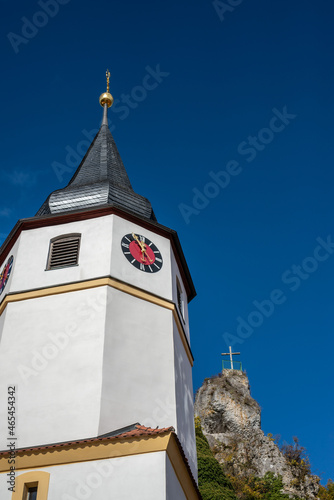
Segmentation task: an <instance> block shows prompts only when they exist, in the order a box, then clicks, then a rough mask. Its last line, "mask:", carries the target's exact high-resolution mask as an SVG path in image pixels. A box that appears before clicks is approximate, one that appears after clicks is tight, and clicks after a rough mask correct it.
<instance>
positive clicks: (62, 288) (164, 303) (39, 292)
mask: <svg viewBox="0 0 334 500" xmlns="http://www.w3.org/2000/svg"><path fill="white" fill-rule="evenodd" d="M102 286H110V287H111V288H114V289H116V290H119V291H121V292H124V293H127V294H129V295H132V296H133V297H136V298H138V299H141V300H145V301H146V302H150V303H151V304H155V305H157V306H159V307H163V308H164V309H168V310H169V311H171V312H172V314H173V318H174V321H175V323H176V326H177V329H178V332H179V335H180V338H181V341H182V344H183V347H184V350H185V352H186V354H187V357H188V360H189V363H190V364H191V366H193V364H194V357H193V354H192V352H191V349H190V345H189V342H188V339H187V336H186V333H185V330H184V327H183V323H182V321H181V320H180V315H179V312H178V308H177V306H176V304H175V303H174V302H172V301H171V300H167V299H164V298H163V297H159V296H158V295H155V294H153V293H150V292H147V291H146V290H142V289H141V288H138V287H135V286H133V285H129V284H127V283H124V282H123V281H120V280H118V279H116V278H112V277H111V276H105V277H101V278H96V279H92V280H85V281H76V282H74V283H66V284H64V285H57V286H52V287H44V288H38V289H36V290H29V291H22V292H13V293H9V294H7V295H6V296H5V297H4V299H3V301H2V302H1V304H0V316H1V315H2V313H3V312H4V310H5V309H6V307H7V306H8V304H12V303H15V302H21V301H23V300H31V299H39V298H41V297H50V296H52V295H59V294H61V293H71V292H78V291H81V290H89V289H91V288H98V287H102Z"/></svg>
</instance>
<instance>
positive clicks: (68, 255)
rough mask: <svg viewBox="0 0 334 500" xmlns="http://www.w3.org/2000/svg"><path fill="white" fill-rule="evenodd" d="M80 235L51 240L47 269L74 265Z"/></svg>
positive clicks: (77, 258) (77, 256) (75, 263)
mask: <svg viewBox="0 0 334 500" xmlns="http://www.w3.org/2000/svg"><path fill="white" fill-rule="evenodd" d="M79 248H80V235H77V236H67V237H61V238H57V239H55V240H53V241H51V244H50V252H49V261H48V266H47V269H48V270H49V269H57V268H60V267H70V266H76V265H77V264H78V260H79Z"/></svg>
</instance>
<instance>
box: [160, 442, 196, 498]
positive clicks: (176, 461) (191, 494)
mask: <svg viewBox="0 0 334 500" xmlns="http://www.w3.org/2000/svg"><path fill="white" fill-rule="evenodd" d="M167 455H168V458H169V460H170V462H171V464H172V466H173V469H174V472H175V474H176V477H177V478H178V480H179V483H180V485H181V486H182V489H183V491H184V494H185V496H186V498H187V500H198V494H197V491H196V489H195V487H194V483H193V481H192V479H191V477H190V475H189V472H188V469H187V467H186V464H185V463H184V459H183V457H182V456H181V453H180V449H179V447H178V444H177V442H176V437H175V435H174V434H171V435H170V438H169V441H168V446H167Z"/></svg>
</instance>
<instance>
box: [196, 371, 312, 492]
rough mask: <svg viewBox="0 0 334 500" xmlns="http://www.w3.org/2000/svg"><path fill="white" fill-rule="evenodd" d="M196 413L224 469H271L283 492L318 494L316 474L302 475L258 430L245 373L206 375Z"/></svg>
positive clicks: (263, 471)
mask: <svg viewBox="0 0 334 500" xmlns="http://www.w3.org/2000/svg"><path fill="white" fill-rule="evenodd" d="M195 416H197V417H199V418H200V419H201V425H202V429H203V432H204V434H205V436H206V437H207V439H208V441H209V444H210V447H211V449H212V451H213V452H214V454H215V457H216V459H217V460H218V461H219V462H220V463H222V464H224V469H225V472H227V473H229V474H232V475H234V476H236V475H250V474H254V475H256V476H259V477H263V476H264V475H265V474H266V472H268V471H270V472H273V473H274V474H280V475H281V476H282V479H283V485H284V493H288V494H289V495H296V496H298V497H300V498H308V499H310V500H314V499H316V498H317V494H318V490H319V478H318V477H317V476H312V475H310V476H304V477H302V478H301V477H300V475H298V469H297V468H296V467H293V466H291V464H290V463H289V462H288V461H287V459H286V458H285V456H284V455H283V453H282V452H281V451H280V449H279V447H278V446H277V444H276V443H275V442H274V440H273V439H272V438H270V437H268V436H265V435H264V433H263V431H262V430H261V409H260V406H259V404H258V403H257V402H256V401H255V399H253V398H252V397H251V395H250V386H249V381H248V377H247V375H246V374H245V373H243V372H241V371H237V370H224V371H223V373H222V374H220V375H219V376H218V377H214V378H209V379H205V381H204V383H203V385H202V387H200V389H199V390H198V392H197V394H196V399H195Z"/></svg>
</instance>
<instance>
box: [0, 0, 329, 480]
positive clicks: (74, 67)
mask: <svg viewBox="0 0 334 500" xmlns="http://www.w3.org/2000/svg"><path fill="white" fill-rule="evenodd" d="M42 4H43V5H44V11H43V7H42V6H41V5H42ZM222 4H223V2H221V3H220V6H219V2H216V4H214V3H213V2H212V1H211V0H192V1H190V0H181V1H176V0H170V1H169V2H154V1H152V0H146V1H145V0H144V1H142V2H134V1H133V0H129V1H127V2H122V1H121V0H115V1H114V2H106V1H102V0H95V1H94V2H91V1H90V2H88V1H85V0H81V1H80V2H79V0H61V1H60V0H58V3H57V4H56V5H55V4H54V2H52V5H51V4H47V3H46V2H43V0H41V2H40V3H38V2H34V1H31V2H24V1H23V0H18V1H17V2H16V3H15V8H13V4H12V3H10V2H9V1H7V0H2V1H1V7H2V16H1V17H2V22H1V38H0V48H1V60H2V79H1V95H0V100H1V110H2V133H1V153H2V154H1V164H0V180H1V185H2V197H1V202H0V243H1V242H3V241H4V238H5V237H6V236H7V234H8V233H9V231H10V230H11V228H12V227H13V226H14V224H15V223H16V221H17V220H18V219H19V218H24V217H30V216H33V215H34V214H35V213H36V211H37V209H38V208H39V207H40V205H41V204H42V202H43V201H44V199H45V198H46V196H47V195H48V194H49V193H50V192H51V191H53V190H55V189H58V188H60V187H62V186H64V185H65V184H66V183H67V182H68V181H69V179H70V177H71V175H72V174H73V172H74V170H75V168H76V166H77V165H78V162H79V159H80V158H81V157H82V155H83V153H84V151H85V148H87V146H88V142H89V138H92V136H93V135H94V130H96V129H97V128H98V127H99V125H100V121H101V116H102V115H101V108H100V106H99V104H98V96H99V94H100V93H101V92H102V91H104V88H105V78H104V74H105V70H106V67H109V69H110V70H111V73H112V77H111V92H112V94H113V95H114V97H115V100H116V99H117V100H118V101H117V103H116V106H115V107H114V108H112V109H113V112H112V113H110V118H111V122H112V123H111V127H112V131H113V135H114V137H115V140H116V143H117V145H118V148H119V150H120V153H121V155H122V158H123V161H124V163H125V166H126V168H127V171H128V174H129V177H130V179H131V182H132V184H133V187H134V189H135V190H136V191H137V192H138V193H140V194H143V195H145V196H147V197H148V198H149V199H150V201H151V203H152V205H153V207H154V210H155V213H156V215H157V218H158V221H159V222H161V223H162V224H164V225H166V226H169V227H172V228H173V229H176V230H177V231H178V234H179V237H180V239H181V242H182V245H183V249H184V252H185V255H186V258H187V261H188V264H189V267H190V270H191V273H192V276H193V279H194V282H195V286H196V288H197V292H198V296H197V297H196V298H195V299H194V301H193V303H192V304H191V305H190V315H191V338H192V349H193V353H194V356H195V365H194V389H195V390H196V389H197V388H198V387H199V386H200V385H201V383H202V381H203V379H204V378H205V377H209V376H210V375H214V374H216V373H218V372H219V371H220V369H221V355H220V353H221V352H223V351H226V350H227V349H228V344H229V343H233V348H234V349H236V350H238V351H241V353H242V356H241V358H242V362H243V366H244V368H245V369H246V370H247V373H248V376H249V379H250V383H251V389H252V395H253V396H254V397H255V398H256V399H257V400H258V402H259V403H260V405H261V408H262V427H263V430H264V432H265V433H268V432H271V433H273V434H281V436H282V439H284V440H286V441H291V440H292V436H295V435H296V436H298V437H299V439H300V442H301V444H302V445H303V446H305V447H306V448H307V450H308V452H309V455H310V459H311V464H312V468H313V471H314V472H315V473H318V474H322V480H323V482H326V481H327V479H328V477H332V478H334V477H333V476H334V474H333V463H334V451H333V450H334V430H333V425H332V422H333V412H334V403H333V397H332V382H333V371H332V366H331V362H332V357H333V354H332V353H333V348H334V341H333V329H334V313H333V301H334V291H333V286H332V283H333V279H334V254H333V247H332V246H331V241H334V227H333V188H334V176H333V165H332V163H333V141H332V134H333V119H332V117H333V112H334V103H333V89H334V81H333V64H332V57H333V56H332V54H333V52H334V50H333V49H334V48H333V37H332V19H333V10H334V7H333V5H332V4H331V3H330V2H328V1H324V0H319V1H318V2H314V1H310V0H304V1H301V0H295V1H294V2H291V1H288V0H281V1H279V2H278V1H273V2H268V1H267V2H266V1H264V0H227V1H226V2H225V7H224V6H223V5H222ZM226 5H227V7H226ZM41 11H42V12H44V14H42V15H41V14H40V12H41ZM46 11H48V13H45V12H46ZM36 25H37V27H36ZM127 96H130V97H127ZM269 301H270V302H269ZM241 324H242V325H243V327H241V326H240V325H241ZM252 325H253V326H252ZM240 332H241V334H240ZM227 333H228V334H229V336H228V335H227ZM230 341H231V342H230Z"/></svg>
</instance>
